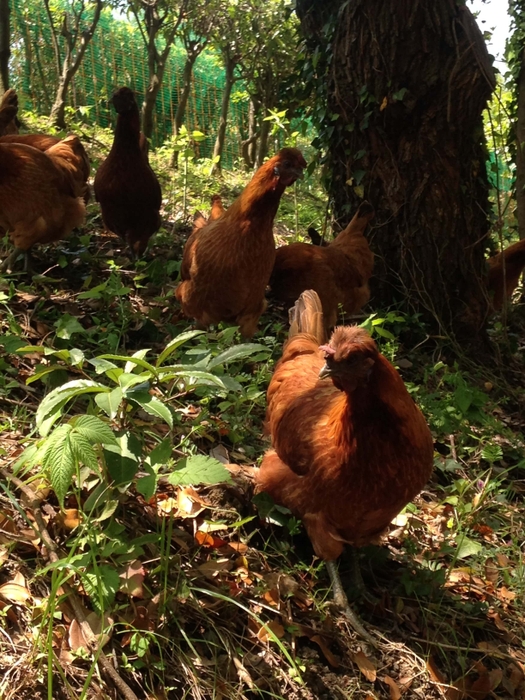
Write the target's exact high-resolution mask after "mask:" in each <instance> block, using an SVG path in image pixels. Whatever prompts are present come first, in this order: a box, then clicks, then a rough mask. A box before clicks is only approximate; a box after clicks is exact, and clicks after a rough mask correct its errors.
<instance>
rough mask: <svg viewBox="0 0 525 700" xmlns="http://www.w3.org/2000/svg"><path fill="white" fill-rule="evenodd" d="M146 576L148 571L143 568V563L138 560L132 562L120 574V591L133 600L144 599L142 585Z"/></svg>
mask: <svg viewBox="0 0 525 700" xmlns="http://www.w3.org/2000/svg"><path fill="white" fill-rule="evenodd" d="M145 576H146V571H145V569H144V567H143V566H142V562H141V561H139V560H138V559H136V560H135V561H132V562H131V563H130V564H128V565H127V567H125V568H124V569H123V570H121V572H120V573H119V577H120V586H119V591H121V592H122V593H125V594H126V595H129V596H131V597H133V598H144V589H143V588H142V584H143V582H144V577H145Z"/></svg>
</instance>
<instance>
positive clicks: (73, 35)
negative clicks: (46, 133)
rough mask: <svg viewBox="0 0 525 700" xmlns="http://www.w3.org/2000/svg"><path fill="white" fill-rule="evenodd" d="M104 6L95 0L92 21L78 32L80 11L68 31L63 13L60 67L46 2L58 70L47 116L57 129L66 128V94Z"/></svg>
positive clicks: (80, 20) (56, 43)
mask: <svg viewBox="0 0 525 700" xmlns="http://www.w3.org/2000/svg"><path fill="white" fill-rule="evenodd" d="M103 6H104V0H97V1H96V4H95V12H94V14H93V19H92V20H91V23H90V25H89V27H88V28H87V29H86V30H84V31H83V32H80V25H81V23H82V10H81V11H80V12H79V13H78V14H77V15H76V16H75V25H74V27H73V29H69V24H68V22H69V20H68V16H67V14H66V13H64V21H63V24H62V30H61V34H62V36H63V37H64V39H65V43H66V52H65V56H64V60H63V62H62V65H61V66H60V49H59V44H58V37H57V34H56V30H55V27H54V24H53V20H52V16H51V13H50V11H49V4H48V2H46V8H47V10H48V16H49V18H50V22H51V29H52V36H53V37H54V41H53V45H54V47H55V58H56V61H57V68H58V70H59V76H58V87H57V91H56V95H55V101H54V104H53V107H52V108H51V114H50V115H49V122H50V123H51V124H53V125H54V126H57V127H58V128H59V129H65V128H66V116H65V115H66V101H67V92H68V89H69V85H70V84H71V81H72V80H73V77H74V75H75V74H76V72H77V71H78V69H79V68H80V64H81V63H82V59H83V58H84V54H85V53H86V49H87V47H88V44H89V42H90V41H91V39H92V38H93V34H94V33H95V29H96V28H97V24H98V21H99V19H100V13H101V12H102V7H103ZM79 37H80V44H79V46H78V49H77V52H76V54H75V53H74V52H75V48H76V45H77V42H78V39H79Z"/></svg>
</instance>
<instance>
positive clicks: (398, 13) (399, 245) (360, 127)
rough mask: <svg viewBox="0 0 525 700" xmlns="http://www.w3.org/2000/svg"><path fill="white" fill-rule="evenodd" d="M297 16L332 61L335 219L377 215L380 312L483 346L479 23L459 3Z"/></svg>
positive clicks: (336, 2) (486, 63)
mask: <svg viewBox="0 0 525 700" xmlns="http://www.w3.org/2000/svg"><path fill="white" fill-rule="evenodd" d="M297 6H298V15H299V17H300V19H301V22H302V27H303V31H304V32H305V34H306V35H307V41H308V44H309V47H310V50H312V51H313V50H315V48H316V47H319V49H320V50H321V51H322V52H324V54H323V55H325V56H327V73H326V75H324V76H321V79H324V80H325V81H326V85H327V106H326V113H327V115H326V119H325V121H324V124H323V126H324V135H325V139H326V140H327V142H328V159H327V167H326V170H327V172H328V173H329V178H328V188H329V192H330V194H331V196H332V197H333V201H334V210H335V215H336V217H337V218H338V219H340V220H342V223H345V222H346V221H348V220H349V219H350V218H351V216H352V214H353V213H354V212H355V210H356V209H357V207H358V205H359V202H360V201H361V200H362V199H363V198H366V199H368V200H369V201H370V202H371V203H372V204H373V206H374V208H375V210H376V218H375V220H374V222H373V229H372V232H371V234H370V237H369V238H370V242H371V247H372V249H373V250H374V252H375V253H376V261H375V271H374V277H373V280H372V293H373V299H372V301H373V304H374V305H376V306H379V307H385V306H388V305H390V304H392V303H393V302H400V301H401V302H402V303H404V305H405V307H406V308H408V309H411V310H414V311H417V312H419V313H422V314H423V317H424V318H425V319H426V320H427V321H430V322H431V323H432V326H433V328H434V330H436V331H437V332H439V333H440V334H444V335H449V336H455V337H456V339H457V340H458V341H460V342H470V343H471V344H476V343H478V345H480V346H481V345H484V340H485V335H484V325H485V321H486V318H487V315H488V295H487V293H486V286H485V278H486V271H485V260H484V247H485V243H484V239H485V237H486V236H487V233H488V215H487V213H488V209H489V204H488V184H487V177H486V169H485V160H486V153H485V148H484V137H483V122H482V111H483V109H484V108H485V107H486V104H487V100H488V99H489V98H490V95H491V93H492V90H493V88H494V84H495V79H494V72H493V69H492V65H491V63H490V59H489V57H488V53H487V49H486V46H485V43H484V41H483V38H482V35H481V32H480V31H479V29H478V27H477V25H476V23H475V21H474V18H473V16H472V14H471V13H470V11H469V10H468V9H467V8H466V7H465V6H464V5H463V6H461V5H460V4H457V3H456V1H455V0H434V2H431V3H428V2H425V1H424V0H349V2H346V3H343V2H341V1H340V0H324V1H323V2H319V0H298V3H297ZM327 21H329V22H331V23H332V24H331V26H332V36H331V37H327V36H326V34H323V29H322V28H323V27H324V26H326V22H327ZM330 41H331V42H332V43H331V45H330ZM334 117H335V119H334Z"/></svg>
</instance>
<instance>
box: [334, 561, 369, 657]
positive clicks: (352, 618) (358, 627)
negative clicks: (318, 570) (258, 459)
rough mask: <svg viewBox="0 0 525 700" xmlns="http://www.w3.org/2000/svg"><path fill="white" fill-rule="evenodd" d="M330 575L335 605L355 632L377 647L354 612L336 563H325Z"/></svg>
mask: <svg viewBox="0 0 525 700" xmlns="http://www.w3.org/2000/svg"><path fill="white" fill-rule="evenodd" d="M325 564H326V569H327V571H328V575H329V576H330V581H331V582H332V592H333V595H334V601H335V604H336V605H338V606H339V607H340V608H341V610H342V612H343V614H344V616H345V617H346V619H347V620H348V622H349V623H350V625H351V626H352V628H353V629H354V631H355V632H356V633H357V634H358V635H359V636H360V637H361V639H364V640H365V642H368V643H369V644H371V645H372V646H373V647H377V642H376V640H375V639H374V638H373V637H372V636H371V635H370V633H369V632H367V631H366V629H365V628H364V627H363V623H362V622H361V620H360V619H359V616H358V615H357V614H356V613H355V612H354V611H353V610H352V608H351V607H350V603H349V602H348V598H347V597H346V593H345V591H344V588H343V584H342V583H341V578H340V576H339V571H338V570H337V564H336V563H335V561H327V562H325Z"/></svg>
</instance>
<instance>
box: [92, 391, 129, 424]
mask: <svg viewBox="0 0 525 700" xmlns="http://www.w3.org/2000/svg"><path fill="white" fill-rule="evenodd" d="M122 396H123V394H122V389H121V388H120V387H119V386H117V387H115V389H113V391H110V392H109V393H108V394H97V395H96V396H95V403H96V404H97V406H98V407H99V408H101V409H102V410H103V411H104V413H105V414H106V415H107V416H108V417H109V418H111V420H113V418H115V416H116V415H117V413H118V410H119V406H120V404H121V403H122Z"/></svg>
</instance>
